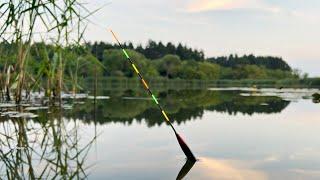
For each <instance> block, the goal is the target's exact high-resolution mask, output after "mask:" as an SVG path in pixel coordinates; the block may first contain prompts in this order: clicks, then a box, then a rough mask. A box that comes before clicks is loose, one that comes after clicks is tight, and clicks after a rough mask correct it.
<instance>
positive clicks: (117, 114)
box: [65, 90, 290, 126]
mask: <svg viewBox="0 0 320 180" xmlns="http://www.w3.org/2000/svg"><path fill="white" fill-rule="evenodd" d="M119 94H121V96H116V97H111V98H110V99H109V100H105V101H98V102H97V110H96V114H97V117H98V118H97V122H98V123H101V124H103V123H107V122H121V123H125V124H131V123H132V122H133V121H134V120H136V121H138V122H142V121H145V122H146V123H147V125H148V126H154V125H161V124H162V123H164V121H163V119H161V114H160V112H159V111H158V109H157V108H156V107H155V105H154V103H153V102H152V101H151V100H141V99H136V100H132V99H130V100H128V99H122V98H121V97H122V96H136V97H141V94H139V93H135V92H132V91H126V92H122V93H119ZM158 97H159V101H160V103H161V104H163V105H164V109H166V110H167V112H168V114H169V115H170V117H171V119H172V121H173V122H177V123H182V122H185V121H188V120H192V119H195V118H201V117H202V116H203V114H204V111H205V110H208V111H217V112H227V113H229V114H231V115H235V114H237V113H242V114H249V115H252V114H254V113H264V114H270V113H279V112H281V111H282V110H283V109H285V108H286V107H287V106H288V105H289V103H290V102H289V101H285V100H282V99H281V98H280V97H262V96H241V95H240V92H239V91H207V90H183V91H166V92H160V93H158ZM92 112H93V105H92V102H91V101H87V102H86V103H84V104H82V105H77V106H76V107H75V108H74V109H72V110H70V111H66V113H65V115H66V116H67V117H74V116H77V117H79V119H86V120H88V121H90V119H92V117H91V114H92Z"/></svg>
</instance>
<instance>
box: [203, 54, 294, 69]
mask: <svg viewBox="0 0 320 180" xmlns="http://www.w3.org/2000/svg"><path fill="white" fill-rule="evenodd" d="M208 61H209V62H212V63H216V64H219V65H221V66H224V67H237V66H240V65H257V66H261V67H265V68H267V69H280V70H284V71H291V70H292V69H291V67H290V66H289V64H288V63H287V62H285V61H284V60H283V59H282V58H280V57H272V56H266V57H263V56H257V57H256V56H254V55H252V54H250V55H248V56H247V55H244V56H241V57H239V56H238V55H233V54H231V55H230V56H229V57H226V56H221V57H216V58H215V57H212V58H208Z"/></svg>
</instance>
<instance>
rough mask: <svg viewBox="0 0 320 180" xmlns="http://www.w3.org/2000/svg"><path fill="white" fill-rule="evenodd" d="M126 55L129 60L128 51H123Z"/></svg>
mask: <svg viewBox="0 0 320 180" xmlns="http://www.w3.org/2000/svg"><path fill="white" fill-rule="evenodd" d="M122 51H123V53H124V55H126V57H127V58H128V59H129V55H128V54H127V52H126V50H124V49H122Z"/></svg>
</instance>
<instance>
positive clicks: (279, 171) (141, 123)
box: [0, 88, 320, 179]
mask: <svg viewBox="0 0 320 180" xmlns="http://www.w3.org/2000/svg"><path fill="white" fill-rule="evenodd" d="M314 92H318V90H315V89H282V90H279V89H250V88H211V89H202V90H190V89H189V90H179V91H176V90H164V91H159V92H156V93H155V94H156V96H157V97H158V99H159V102H160V104H162V105H163V108H164V109H165V110H166V111H167V114H168V116H169V117H170V119H171V121H172V123H173V125H174V126H175V127H176V129H177V131H178V132H179V133H180V134H181V135H182V136H183V138H184V139H185V140H186V142H187V144H188V145H189V146H190V148H191V149H192V151H193V153H194V154H195V155H196V156H197V158H198V159H199V160H198V161H197V162H196V163H194V164H193V163H191V162H187V161H186V159H185V156H184V154H183V152H182V151H181V149H180V147H179V145H178V143H177V141H176V139H175V136H174V133H173V132H172V130H171V129H170V126H169V125H168V124H167V123H166V122H165V120H164V119H163V117H162V115H161V112H159V110H158V109H157V107H156V106H155V104H154V102H153V101H152V99H150V98H149V97H148V96H147V94H146V93H145V92H144V91H142V90H119V89H117V90H110V89H108V90H102V91H101V92H99V95H103V97H101V98H98V99H97V100H93V99H92V98H78V99H65V100H64V105H63V106H62V107H61V108H60V107H52V106H49V107H41V108H30V107H28V108H27V107H24V106H20V107H19V111H23V112H24V113H25V114H26V113H32V114H34V115H35V116H34V117H27V116H26V117H21V116H19V117H18V116H8V114H10V113H11V112H12V111H17V109H16V107H9V106H8V105H3V104H2V105H1V106H0V108H1V112H2V113H1V117H0V139H1V143H0V158H1V162H0V176H1V177H2V178H4V179H7V178H12V179H16V178H18V177H22V178H27V179H29V178H30V179H34V178H44V179H46V178H49V179H51V178H57V179H61V178H65V179H66V178H68V179H69V178H74V179H82V178H88V179H176V178H177V179H181V178H185V179H319V178H320V141H319V140H318V139H319V138H318V134H319V127H320V119H319V116H320V111H319V107H320V105H319V104H316V103H313V102H312V99H311V95H312V93H314Z"/></svg>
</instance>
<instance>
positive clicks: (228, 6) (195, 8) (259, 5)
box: [186, 0, 281, 13]
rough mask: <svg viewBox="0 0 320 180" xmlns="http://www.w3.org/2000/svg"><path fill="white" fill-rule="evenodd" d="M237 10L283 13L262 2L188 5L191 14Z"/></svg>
mask: <svg viewBox="0 0 320 180" xmlns="http://www.w3.org/2000/svg"><path fill="white" fill-rule="evenodd" d="M236 9H251V10H262V11H267V12H272V13H278V12H280V11H281V9H280V8H279V7H274V6H270V5H268V4H266V3H265V2H264V1H262V0H193V1H191V2H190V3H189V4H187V5H186V11H187V12H191V13H195V12H205V11H219V10H220V11H221V10H236Z"/></svg>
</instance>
